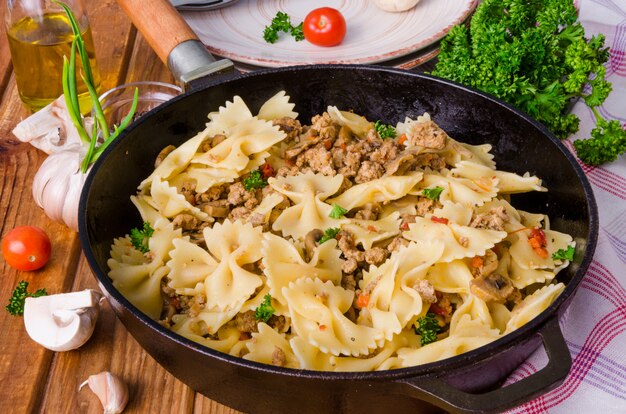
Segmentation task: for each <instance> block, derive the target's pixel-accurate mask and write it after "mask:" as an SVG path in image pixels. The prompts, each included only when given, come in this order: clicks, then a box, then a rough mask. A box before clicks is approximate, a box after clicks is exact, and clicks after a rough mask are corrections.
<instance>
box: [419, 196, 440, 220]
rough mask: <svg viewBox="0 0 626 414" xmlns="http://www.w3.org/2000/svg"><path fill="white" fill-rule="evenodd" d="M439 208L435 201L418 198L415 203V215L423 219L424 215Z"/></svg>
mask: <svg viewBox="0 0 626 414" xmlns="http://www.w3.org/2000/svg"><path fill="white" fill-rule="evenodd" d="M439 206H440V204H439V203H438V202H437V201H435V200H431V199H430V198H428V197H422V196H418V197H417V202H416V203H415V208H416V210H417V215H418V216H420V217H424V216H425V215H426V214H428V213H432V212H433V211H435V208H437V207H439Z"/></svg>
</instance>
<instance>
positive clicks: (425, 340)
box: [415, 312, 441, 346]
mask: <svg viewBox="0 0 626 414" xmlns="http://www.w3.org/2000/svg"><path fill="white" fill-rule="evenodd" d="M439 331H441V326H439V322H438V321H437V318H436V317H435V314H434V313H432V312H428V313H427V314H426V315H424V316H422V317H421V318H419V319H418V320H417V325H416V326H415V333H417V334H418V335H419V336H420V343H421V344H422V346H424V345H427V344H429V343H431V342H435V341H436V340H437V333H439Z"/></svg>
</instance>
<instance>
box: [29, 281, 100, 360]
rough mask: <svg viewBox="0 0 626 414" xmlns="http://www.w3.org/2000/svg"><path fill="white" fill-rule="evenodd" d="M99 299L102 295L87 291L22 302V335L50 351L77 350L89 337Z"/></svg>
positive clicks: (94, 323) (94, 322)
mask: <svg viewBox="0 0 626 414" xmlns="http://www.w3.org/2000/svg"><path fill="white" fill-rule="evenodd" d="M101 299H102V294H101V293H100V292H97V291H95V290H91V289H87V290H83V291H81V292H72V293H62V294H57V295H50V296H40V297H37V298H26V301H25V304H24V326H25V327H26V332H27V333H28V335H29V336H30V337H31V338H32V339H33V340H34V341H35V342H37V343H38V344H40V345H42V346H43V347H45V348H47V349H50V350H52V351H57V352H61V351H69V350H71V349H76V348H79V347H80V346H82V345H83V344H84V343H85V342H87V340H88V339H89V338H90V337H91V334H92V333H93V330H94V328H95V326H96V320H97V319H98V313H99V309H100V308H99V303H100V300H101Z"/></svg>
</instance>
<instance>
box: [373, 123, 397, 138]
mask: <svg viewBox="0 0 626 414" xmlns="http://www.w3.org/2000/svg"><path fill="white" fill-rule="evenodd" d="M374 129H376V132H378V135H380V137H381V138H382V139H387V138H395V137H396V129H395V128H394V127H392V126H391V125H386V124H383V123H382V122H380V121H376V122H375V123H374Z"/></svg>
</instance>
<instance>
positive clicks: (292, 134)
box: [272, 116, 302, 140]
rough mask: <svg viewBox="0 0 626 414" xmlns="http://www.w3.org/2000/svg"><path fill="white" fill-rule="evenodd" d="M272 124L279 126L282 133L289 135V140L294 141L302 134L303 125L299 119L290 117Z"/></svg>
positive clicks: (276, 120)
mask: <svg viewBox="0 0 626 414" xmlns="http://www.w3.org/2000/svg"><path fill="white" fill-rule="evenodd" d="M272 124H274V125H277V126H278V128H280V130H281V131H283V132H284V133H285V134H287V140H293V139H294V138H296V137H298V136H299V135H300V134H302V125H301V124H300V121H298V120H297V119H293V118H289V117H288V116H285V117H282V118H279V119H275V120H274V121H272Z"/></svg>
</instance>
